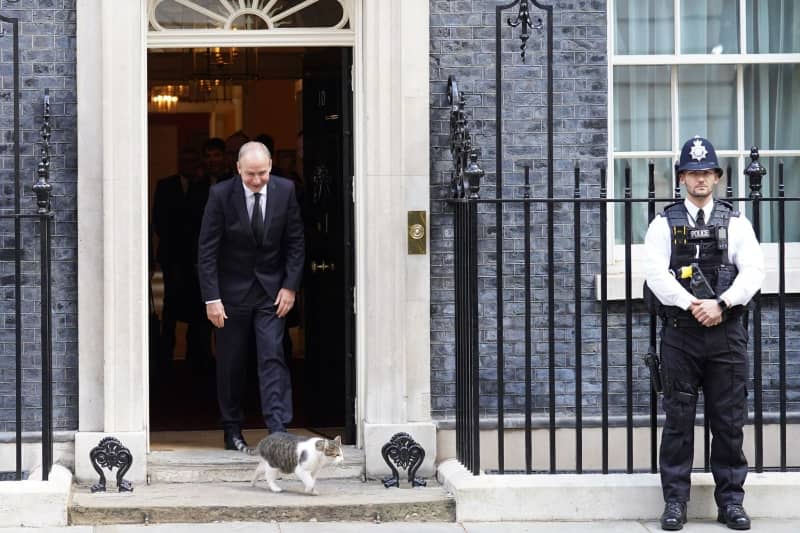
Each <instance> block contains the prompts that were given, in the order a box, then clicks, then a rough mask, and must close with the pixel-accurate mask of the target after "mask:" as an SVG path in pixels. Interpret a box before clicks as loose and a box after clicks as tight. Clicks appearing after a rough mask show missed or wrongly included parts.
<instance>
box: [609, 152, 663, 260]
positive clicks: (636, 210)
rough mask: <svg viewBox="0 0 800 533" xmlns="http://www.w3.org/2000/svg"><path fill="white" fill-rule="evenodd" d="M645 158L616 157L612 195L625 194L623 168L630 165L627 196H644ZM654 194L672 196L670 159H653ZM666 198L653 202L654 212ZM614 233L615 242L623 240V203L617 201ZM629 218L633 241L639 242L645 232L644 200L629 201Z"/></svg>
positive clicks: (647, 178) (619, 242)
mask: <svg viewBox="0 0 800 533" xmlns="http://www.w3.org/2000/svg"><path fill="white" fill-rule="evenodd" d="M649 162H650V161H649V160H647V159H618V160H616V161H614V197H615V198H625V169H626V168H628V167H630V169H631V196H632V198H647V192H648V191H647V187H648V183H649V181H650V180H649V175H648V164H649ZM653 163H654V169H653V170H654V176H653V177H654V179H655V187H656V198H672V197H673V196H674V194H675V188H674V185H673V183H674V181H673V178H672V176H673V175H674V171H673V166H672V165H673V163H672V159H667V158H661V159H655V160H653ZM669 203H671V202H669V201H661V202H656V210H655V212H656V213H659V212H661V211H663V209H664V206H666V205H667V204H669ZM614 221H615V222H614V227H615V231H614V236H615V241H616V243H617V244H625V206H624V204H623V203H621V202H615V203H614ZM631 222H632V226H631V227H632V234H631V236H632V238H633V244H642V243H643V242H644V234H645V233H647V226H648V225H649V223H650V222H649V219H648V204H647V202H633V203H632V204H631Z"/></svg>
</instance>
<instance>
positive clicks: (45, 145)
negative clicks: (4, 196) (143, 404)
mask: <svg viewBox="0 0 800 533" xmlns="http://www.w3.org/2000/svg"><path fill="white" fill-rule="evenodd" d="M0 22H1V23H3V24H7V25H9V26H10V27H11V29H12V31H11V32H10V35H9V32H6V31H5V28H3V31H2V33H1V34H0V37H3V38H11V39H12V46H13V54H12V61H13V72H12V76H13V91H12V94H13V119H12V120H13V131H12V135H10V137H11V138H12V139H13V141H12V142H13V159H14V186H13V191H14V199H13V210H12V209H3V210H0V220H13V223H14V241H13V260H14V330H15V336H14V340H15V373H14V375H15V395H14V398H15V425H14V427H15V436H14V437H15V438H14V441H15V470H14V472H13V474H14V479H16V480H21V479H23V477H24V472H23V467H22V452H23V450H22V448H23V431H22V430H23V417H22V415H23V407H24V405H25V403H24V398H23V352H24V341H23V328H24V327H30V326H29V325H28V324H24V323H23V289H24V288H27V287H23V285H27V283H24V277H23V268H22V264H23V260H24V261H25V262H29V261H30V259H29V256H30V257H35V253H30V252H29V251H27V247H26V246H25V239H24V238H23V237H24V236H23V226H24V225H25V224H33V225H34V232H35V228H36V227H37V226H38V229H39V231H38V234H39V235H38V236H39V258H38V259H39V276H40V277H39V279H38V280H35V279H34V282H33V284H34V285H35V284H37V283H36V281H38V286H39V288H40V298H39V302H40V310H39V314H40V320H41V322H40V327H41V332H40V336H39V341H40V347H41V419H42V423H41V446H42V448H41V454H42V479H43V480H47V479H48V477H49V474H50V470H51V467H52V464H53V400H52V390H53V387H52V383H53V374H52V368H53V364H52V360H53V351H52V310H51V302H52V299H51V289H52V283H51V277H50V273H51V255H50V251H51V235H52V225H53V216H54V212H53V210H52V206H51V193H52V186H51V184H50V183H49V177H50V131H51V127H50V95H49V91H48V90H47V89H45V93H44V99H43V124H42V127H41V137H42V142H41V144H42V156H41V160H40V162H39V164H38V169H37V175H38V179H37V181H36V182H35V184H34V185H33V188H32V190H33V192H34V193H35V195H36V209H35V210H30V211H29V209H28V207H23V205H22V204H23V202H22V200H23V194H24V192H23V186H22V182H21V179H20V175H21V170H20V169H21V159H20V116H19V113H20V91H19V87H20V84H19V75H20V73H19V65H20V62H19V58H20V48H19V21H18V19H16V18H9V17H4V16H2V15H0ZM26 204H27V205H30V204H31V202H26ZM26 252H27V253H26ZM9 474H10V473H9Z"/></svg>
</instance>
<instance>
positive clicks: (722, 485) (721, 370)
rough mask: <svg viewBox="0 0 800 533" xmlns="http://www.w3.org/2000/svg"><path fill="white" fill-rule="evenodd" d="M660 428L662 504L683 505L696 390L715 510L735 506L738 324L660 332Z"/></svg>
mask: <svg viewBox="0 0 800 533" xmlns="http://www.w3.org/2000/svg"><path fill="white" fill-rule="evenodd" d="M661 361H662V369H663V375H664V380H665V389H664V401H663V405H664V411H665V412H666V422H665V424H664V430H663V433H662V437H661V452H660V459H659V460H660V466H661V487H662V490H663V492H664V501H666V502H686V501H689V490H690V483H691V471H692V464H693V460H694V425H695V410H696V406H697V396H698V391H699V390H700V388H702V390H703V397H704V400H705V414H706V416H707V417H708V419H709V425H710V428H711V434H712V441H711V458H710V463H711V472H712V474H713V475H714V482H715V484H716V489H715V491H714V498H715V500H716V502H717V505H718V506H720V507H722V506H724V505H728V504H732V503H735V504H741V503H742V500H743V499H744V488H743V485H744V480H745V477H746V476H747V459H746V458H745V456H744V453H743V452H742V440H743V435H742V427H743V426H744V423H745V421H746V419H747V332H746V330H745V328H744V325H743V323H742V320H741V318H736V319H730V320H727V321H724V322H722V324H720V325H718V326H714V327H711V328H707V327H703V326H697V327H674V326H673V325H670V324H669V323H667V324H665V326H664V329H663V331H662V342H661Z"/></svg>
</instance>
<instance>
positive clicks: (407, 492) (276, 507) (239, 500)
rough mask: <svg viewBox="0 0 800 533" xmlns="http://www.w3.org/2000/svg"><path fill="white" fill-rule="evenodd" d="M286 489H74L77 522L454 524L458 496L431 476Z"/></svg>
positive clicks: (294, 484) (72, 509) (291, 483)
mask: <svg viewBox="0 0 800 533" xmlns="http://www.w3.org/2000/svg"><path fill="white" fill-rule="evenodd" d="M278 484H279V485H280V486H281V487H282V488H283V489H284V492H282V493H273V492H271V491H270V490H269V489H268V488H267V486H266V483H265V482H264V481H260V482H259V483H258V484H257V485H256V487H252V486H251V485H250V483H249V482H248V483H203V484H200V485H188V484H179V483H161V484H154V485H143V486H136V487H134V492H132V493H118V492H110V491H111V490H114V489H115V487H113V485H110V486H109V492H107V493H97V494H91V493H90V491H89V489H88V488H87V487H83V486H80V487H79V486H75V487H73V493H72V501H71V504H70V506H69V521H70V524H72V525H89V524H143V523H149V524H153V523H210V522H254V521H256V522H270V521H281V522H293V521H318V522H330V521H349V522H373V521H376V520H378V521H381V522H393V521H404V522H452V521H454V520H455V515H456V511H455V501H454V500H453V498H452V497H451V496H449V495H448V494H447V493H446V492H445V490H444V489H443V488H442V487H441V486H440V485H438V484H437V483H436V481H435V480H429V482H428V485H429V486H428V487H418V488H413V489H412V488H410V486H409V485H408V484H407V483H406V482H405V481H403V482H402V483H401V488H391V489H386V488H384V486H383V484H382V483H381V482H380V481H377V480H370V481H368V482H366V483H363V482H361V481H360V480H356V479H321V480H319V481H318V483H317V490H318V492H319V495H318V496H311V495H307V494H305V493H304V492H303V485H302V483H300V482H299V481H298V480H296V479H295V478H294V476H287V478H286V479H282V480H279V481H278Z"/></svg>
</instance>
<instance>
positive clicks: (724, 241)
mask: <svg viewBox="0 0 800 533" xmlns="http://www.w3.org/2000/svg"><path fill="white" fill-rule="evenodd" d="M662 216H663V217H665V218H666V219H667V222H668V223H669V231H670V238H671V246H672V254H671V256H670V262H669V268H670V270H671V271H672V272H674V273H675V274H676V278H677V279H678V282H679V283H680V284H681V285H682V286H683V287H684V288H685V289H686V290H687V291H689V292H691V290H690V282H691V279H690V278H683V279H682V278H681V277H680V275H679V272H680V269H681V267H685V266H689V265H691V264H692V263H697V264H698V266H699V267H700V270H702V271H703V274H704V275H705V277H706V279H707V280H708V283H709V284H710V285H711V287H712V288H714V290H715V292H716V294H717V295H720V294H722V293H723V292H724V291H726V290H727V289H728V288H729V287H730V286H731V283H732V282H733V279H734V278H735V277H736V274H737V273H738V271H737V269H736V266H734V265H733V264H731V262H730V259H729V258H728V224H729V222H730V218H731V217H738V216H739V212H738V211H734V209H733V205H732V204H730V203H729V202H726V201H724V200H718V199H714V209H713V210H712V211H711V216H710V218H709V219H708V221H707V222H706V225H705V226H704V227H703V228H693V227H690V226H689V223H688V220H689V213H688V211H687V210H686V206H685V205H684V203H683V201H681V202H676V203H673V204H670V205H668V206H667V207H666V208H664V212H663V213H662ZM696 230H706V231H705V232H703V231H696ZM698 246H699V251H700V254H699V257H697V255H698V254H697V251H698ZM723 265H725V268H726V269H732V275H728V276H723V278H725V280H724V281H723V283H722V284H721V285H718V283H717V278H718V273H719V271H720V267H721V266H723Z"/></svg>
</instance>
